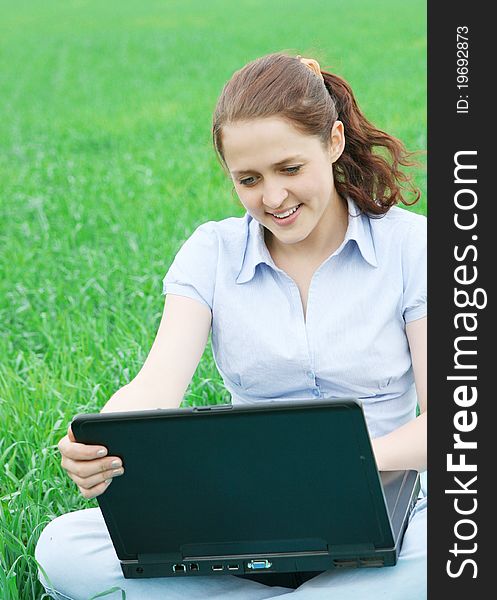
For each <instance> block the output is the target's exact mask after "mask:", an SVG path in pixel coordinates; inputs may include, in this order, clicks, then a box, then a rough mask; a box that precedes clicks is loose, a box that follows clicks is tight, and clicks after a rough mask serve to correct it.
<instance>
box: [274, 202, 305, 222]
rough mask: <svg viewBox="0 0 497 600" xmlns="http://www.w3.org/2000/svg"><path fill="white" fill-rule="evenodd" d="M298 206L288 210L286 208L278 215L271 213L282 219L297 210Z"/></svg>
mask: <svg viewBox="0 0 497 600" xmlns="http://www.w3.org/2000/svg"><path fill="white" fill-rule="evenodd" d="M299 206H300V204H299ZM297 208H298V206H296V207H295V208H291V209H290V210H287V211H286V212H284V213H281V214H280V215H275V214H273V217H276V218H277V219H284V218H286V217H289V216H290V215H293V213H294V212H295V211H296V210H297Z"/></svg>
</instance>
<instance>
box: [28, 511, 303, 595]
mask: <svg viewBox="0 0 497 600" xmlns="http://www.w3.org/2000/svg"><path fill="white" fill-rule="evenodd" d="M35 557H36V560H37V561H38V563H39V564H40V565H41V566H42V567H43V569H44V570H45V572H46V573H47V576H48V578H49V581H47V580H46V579H45V577H44V576H43V574H42V573H40V581H41V582H42V584H43V585H44V586H45V588H47V591H49V593H52V595H53V596H54V597H55V598H58V599H60V600H66V598H67V599H69V600H88V599H89V598H91V597H92V596H94V595H96V594H98V593H100V592H104V591H105V590H108V589H110V588H113V587H117V588H119V590H121V589H122V590H124V591H125V592H126V600H158V599H159V598H160V599H161V600H165V599H167V600H196V599H199V600H211V599H215V598H222V599H225V600H228V599H229V600H263V599H264V600H268V599H270V598H274V597H276V596H280V595H281V594H288V593H291V592H293V590H292V589H291V588H284V587H277V586H267V585H263V584H262V583H257V582H256V581H251V580H249V579H241V578H239V577H235V576H233V575H216V576H208V577H200V576H195V577H184V578H183V577H182V578H181V579H179V578H170V577H160V578H153V579H125V578H124V576H123V574H122V571H121V566H120V563H119V560H118V558H117V555H116V553H115V550H114V547H113V545H112V542H111V539H110V537H109V534H108V531H107V527H106V525H105V522H104V520H103V517H102V513H101V512H100V509H98V508H90V509H87V510H79V511H76V512H72V513H67V514H65V515H62V516H61V517H58V518H56V519H54V520H53V521H52V522H51V523H49V524H48V525H47V526H46V528H45V529H44V530H43V532H42V534H41V536H40V539H39V540H38V544H37V546H36V550H35ZM119 590H118V591H116V592H114V593H113V594H109V595H108V596H105V600H107V598H108V599H109V600H121V598H122V597H123V596H122V592H121V591H119Z"/></svg>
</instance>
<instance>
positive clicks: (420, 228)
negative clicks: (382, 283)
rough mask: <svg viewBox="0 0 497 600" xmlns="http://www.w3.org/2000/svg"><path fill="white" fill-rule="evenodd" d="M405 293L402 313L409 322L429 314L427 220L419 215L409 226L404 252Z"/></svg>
mask: <svg viewBox="0 0 497 600" xmlns="http://www.w3.org/2000/svg"><path fill="white" fill-rule="evenodd" d="M402 272H403V278H404V295H403V302H402V315H403V317H404V321H405V322H406V323H409V322H410V321H415V320H416V319H421V318H422V317H425V316H426V314H427V299H426V287H427V221H426V217H421V216H417V218H416V221H415V222H414V223H413V224H412V225H411V227H410V228H409V230H408V232H407V235H406V241H405V244H404V245H403V252H402Z"/></svg>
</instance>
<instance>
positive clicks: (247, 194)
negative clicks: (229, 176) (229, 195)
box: [235, 187, 261, 211]
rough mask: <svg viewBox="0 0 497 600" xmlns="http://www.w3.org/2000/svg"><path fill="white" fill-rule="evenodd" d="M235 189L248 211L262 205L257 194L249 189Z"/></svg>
mask: <svg viewBox="0 0 497 600" xmlns="http://www.w3.org/2000/svg"><path fill="white" fill-rule="evenodd" d="M235 191H236V193H237V195H238V199H239V200H240V202H241V203H242V204H243V206H244V207H245V208H246V209H247V210H248V211H250V210H253V209H256V208H257V207H259V206H260V204H261V203H260V202H259V200H258V195H257V194H255V193H253V192H251V191H249V190H247V189H240V188H239V187H238V188H235Z"/></svg>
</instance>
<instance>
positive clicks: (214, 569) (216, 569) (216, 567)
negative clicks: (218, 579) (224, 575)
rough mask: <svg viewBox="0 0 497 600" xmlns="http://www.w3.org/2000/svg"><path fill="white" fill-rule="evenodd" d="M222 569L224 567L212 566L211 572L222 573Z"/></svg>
mask: <svg viewBox="0 0 497 600" xmlns="http://www.w3.org/2000/svg"><path fill="white" fill-rule="evenodd" d="M223 569H224V565H212V570H213V571H222V570H223Z"/></svg>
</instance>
